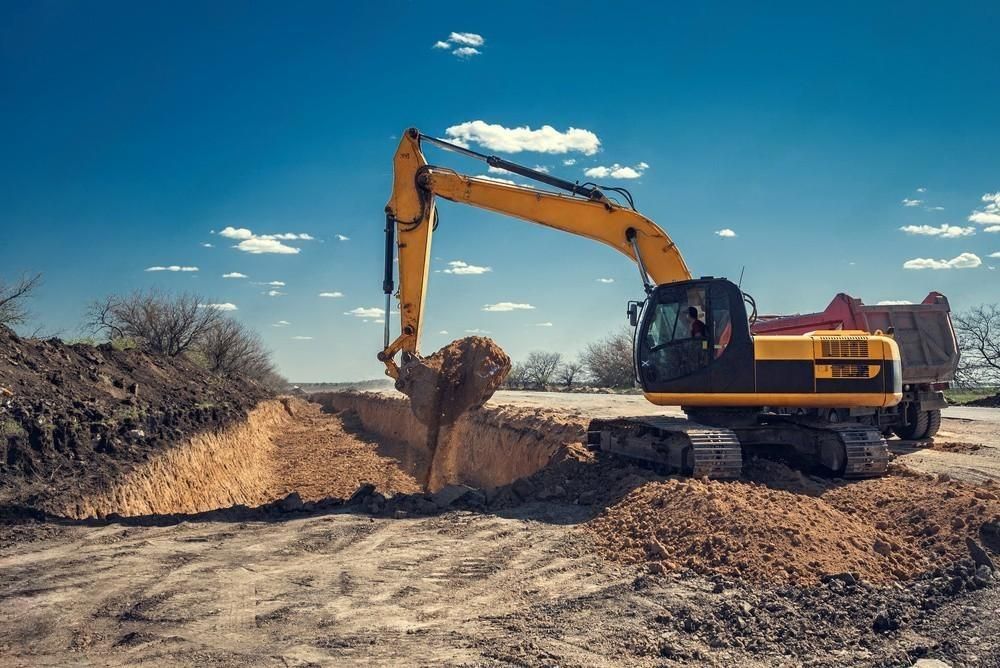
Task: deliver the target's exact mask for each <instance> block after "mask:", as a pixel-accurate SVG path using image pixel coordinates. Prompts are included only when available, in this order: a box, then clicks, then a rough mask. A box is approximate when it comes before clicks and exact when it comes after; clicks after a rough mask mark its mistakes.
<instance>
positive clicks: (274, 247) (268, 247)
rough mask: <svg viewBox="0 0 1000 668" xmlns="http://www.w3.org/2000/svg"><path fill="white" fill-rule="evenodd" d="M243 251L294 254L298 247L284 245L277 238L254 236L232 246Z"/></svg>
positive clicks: (255, 253)
mask: <svg viewBox="0 0 1000 668" xmlns="http://www.w3.org/2000/svg"><path fill="white" fill-rule="evenodd" d="M234 248H238V249H239V250H241V251H243V252H245V253H252V254H254V255H260V254H262V253H277V254H279V255H296V254H298V253H299V251H300V249H298V248H294V247H292V246H288V245H285V244H283V243H281V242H280V241H278V240H277V239H264V238H259V237H254V238H252V239H246V240H244V241H241V242H239V243H238V244H236V246H234Z"/></svg>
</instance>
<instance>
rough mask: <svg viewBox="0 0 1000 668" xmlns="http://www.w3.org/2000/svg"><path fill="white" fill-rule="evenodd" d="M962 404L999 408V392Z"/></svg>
mask: <svg viewBox="0 0 1000 668" xmlns="http://www.w3.org/2000/svg"><path fill="white" fill-rule="evenodd" d="M963 406H980V407H983V408H1000V392H998V393H997V394H994V395H992V396H989V397H981V398H979V399H973V400H972V401H969V402H967V403H965V404H963Z"/></svg>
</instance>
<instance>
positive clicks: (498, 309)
mask: <svg viewBox="0 0 1000 668" xmlns="http://www.w3.org/2000/svg"><path fill="white" fill-rule="evenodd" d="M534 308H535V307H534V306H532V305H531V304H515V303H514V302H497V303H496V304H485V305H484V306H483V310H484V311H489V312H491V313H502V312H506V311H531V310H534Z"/></svg>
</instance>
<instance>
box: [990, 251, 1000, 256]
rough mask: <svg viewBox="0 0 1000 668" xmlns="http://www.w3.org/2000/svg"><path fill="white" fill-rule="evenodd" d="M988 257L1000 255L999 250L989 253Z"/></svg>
mask: <svg viewBox="0 0 1000 668" xmlns="http://www.w3.org/2000/svg"><path fill="white" fill-rule="evenodd" d="M989 257H1000V251H997V252H996V253H990V255H989Z"/></svg>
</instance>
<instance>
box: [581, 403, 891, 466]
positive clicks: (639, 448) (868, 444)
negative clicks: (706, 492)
mask: <svg viewBox="0 0 1000 668" xmlns="http://www.w3.org/2000/svg"><path fill="white" fill-rule="evenodd" d="M696 415H697V413H696ZM713 422H716V423H717V422H718V421H717V420H713ZM587 443H588V446H589V447H590V448H591V449H592V450H597V451H600V452H607V453H610V454H613V455H616V456H619V457H624V458H626V459H630V460H634V461H637V462H639V463H641V464H643V465H646V466H652V467H655V468H657V469H659V470H663V471H664V472H667V473H679V474H682V475H689V476H693V477H699V478H700V477H707V478H718V479H731V478H738V477H739V476H740V473H741V471H742V468H743V457H744V454H747V455H754V454H756V455H761V456H764V457H768V458H774V457H778V458H781V459H783V460H786V461H788V462H790V463H793V464H795V465H796V466H798V467H800V468H803V469H806V470H813V471H819V472H821V473H822V474H824V475H831V476H835V477H843V478H877V477H880V476H883V475H885V473H886V470H887V469H888V465H889V448H888V445H887V444H886V441H885V439H884V438H883V436H882V433H881V431H880V430H879V429H878V427H874V426H871V425H865V424H861V423H854V422H844V423H836V424H834V423H829V422H820V421H817V420H805V419H796V418H793V417H789V416H781V415H774V414H766V413H762V414H760V415H758V416H757V419H756V422H754V423H752V424H751V423H748V422H747V421H746V420H735V421H734V424H732V425H731V426H728V427H725V426H718V425H716V426H710V425H707V424H702V423H699V422H695V421H694V420H691V419H684V418H678V417H668V416H649V417H629V418H617V419H599V420H593V421H592V422H591V423H590V427H589V429H588V432H587Z"/></svg>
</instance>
